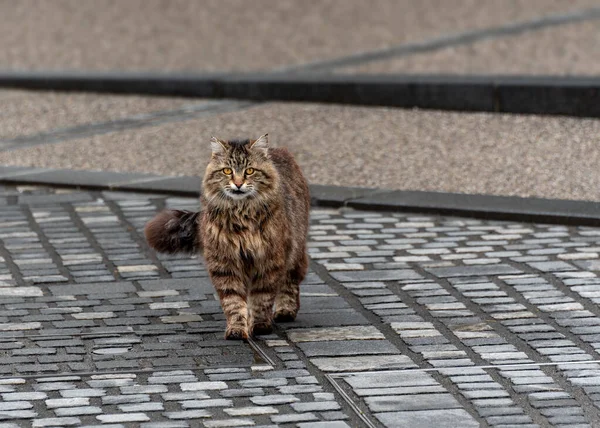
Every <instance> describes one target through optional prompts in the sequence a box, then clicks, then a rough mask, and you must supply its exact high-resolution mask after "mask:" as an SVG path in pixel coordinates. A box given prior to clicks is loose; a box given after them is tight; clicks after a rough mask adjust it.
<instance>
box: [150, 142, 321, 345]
mask: <svg viewBox="0 0 600 428" xmlns="http://www.w3.org/2000/svg"><path fill="white" fill-rule="evenodd" d="M211 144H212V147H213V156H212V159H211V161H210V163H209V164H208V166H207V168H206V174H205V176H204V180H203V192H202V197H201V205H202V209H201V211H200V213H199V222H198V223H195V222H194V223H193V224H197V226H198V227H197V239H196V240H195V241H194V242H196V243H197V244H196V248H199V247H200V244H199V243H200V242H201V243H202V247H203V249H202V252H203V255H204V259H205V261H206V267H207V269H208V272H209V274H210V277H211V280H212V282H213V285H214V286H215V289H216V291H217V293H218V294H219V298H220V300H221V306H222V307H223V311H224V313H225V316H226V319H227V330H226V332H225V337H226V338H228V339H247V338H248V337H249V336H250V335H253V334H266V333H269V332H270V331H271V329H272V321H273V306H275V308H276V310H275V317H274V318H275V321H281V322H284V321H292V320H294V319H295V318H296V315H297V313H298V309H299V307H300V294H299V284H300V282H301V281H302V280H303V279H304V276H305V275H306V271H307V268H308V257H307V254H306V235H307V232H308V217H309V208H310V197H309V193H308V184H307V183H306V179H305V178H304V176H303V174H302V171H301V170H300V168H299V166H298V165H297V164H296V162H295V161H294V159H293V157H292V155H291V154H290V153H289V152H288V151H287V150H286V149H283V148H268V147H267V137H266V135H265V136H263V137H261V138H259V139H258V140H250V141H241V142H239V141H230V142H225V141H221V140H217V139H215V138H213V140H212V141H211ZM227 168H230V169H231V170H232V171H231V174H229V175H226V174H225V173H224V171H227V172H228V169H227ZM248 168H253V169H254V170H255V172H254V173H253V174H251V175H247V174H244V171H246V170H247V169H248ZM234 183H235V184H234ZM240 183H244V186H242V187H240V188H239V189H238V186H237V185H238V184H240ZM243 191H246V192H247V194H248V195H250V196H247V194H246V193H241V192H243ZM236 192H237V193H236ZM176 218H183V216H179V217H178V216H177V215H176V214H172V213H169V212H167V213H166V214H165V213H164V212H163V213H160V214H158V216H157V217H155V218H154V219H153V220H151V221H150V222H149V223H148V225H147V227H146V237H147V239H148V242H149V244H150V245H151V246H152V247H153V248H155V249H156V250H158V251H167V252H174V251H173V250H174V246H173V245H171V244H172V243H173V242H177V239H173V238H169V237H168V235H169V236H170V235H172V230H173V229H172V228H171V229H169V228H168V227H166V225H167V224H169V222H170V221H172V220H173V221H175V220H174V219H176ZM188 224H189V223H188ZM180 229H181V228H180ZM180 229H177V228H175V230H180ZM165 242H166V243H167V244H163V243H165ZM183 242H189V241H185V240H183ZM188 248H189V245H188Z"/></svg>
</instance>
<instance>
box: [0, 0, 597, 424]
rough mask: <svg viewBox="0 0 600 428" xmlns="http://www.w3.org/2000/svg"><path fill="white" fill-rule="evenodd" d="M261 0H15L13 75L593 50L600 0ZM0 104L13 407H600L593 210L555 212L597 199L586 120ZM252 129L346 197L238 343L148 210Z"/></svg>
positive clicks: (410, 63) (548, 55) (13, 415)
mask: <svg viewBox="0 0 600 428" xmlns="http://www.w3.org/2000/svg"><path fill="white" fill-rule="evenodd" d="M342 5H343V6H344V7H342ZM253 6H254V7H239V5H238V4H237V3H235V2H224V1H222V0H218V1H210V2H202V4H200V3H199V2H194V1H180V2H177V4H176V6H173V3H171V2H159V1H154V0H144V1H143V2H142V1H139V0H132V1H128V2H112V1H108V0H107V1H106V2H104V3H103V4H102V7H99V6H98V2H97V1H83V0H81V1H80V0H77V1H71V0H49V1H47V2H43V3H40V2H35V1H29V0H23V1H22V2H19V3H18V5H13V4H12V3H10V4H9V3H5V4H3V5H0V16H1V17H3V18H4V20H3V24H4V25H2V26H0V43H4V46H5V49H0V61H1V62H2V63H3V64H5V65H4V67H5V69H3V70H1V71H5V70H9V71H10V70H13V71H15V70H16V71H15V73H17V74H18V73H20V70H39V71H40V73H42V74H43V73H45V72H46V71H47V70H53V71H55V72H59V71H60V70H67V71H68V70H76V71H77V70H79V71H82V72H85V71H86V70H88V71H89V70H96V71H98V70H103V71H105V70H113V71H116V72H117V73H118V72H119V71H140V70H141V71H160V72H171V71H175V72H181V71H192V72H196V73H200V72H215V71H216V72H231V71H243V72H249V71H257V70H260V71H268V72H279V73H292V74H293V73H294V72H298V71H302V70H304V71H319V72H326V73H340V74H341V73H362V72H378V73H399V72H402V73H407V72H424V73H449V74H453V73H467V74H469V73H470V74H472V73H475V72H476V73H483V74H501V73H517V74H528V75H529V74H538V73H544V74H553V75H561V76H565V75H570V74H573V73H578V74H594V73H596V74H597V71H598V70H600V68H599V67H600V66H599V61H598V60H597V57H594V55H593V54H594V53H595V52H592V51H593V49H592V47H595V45H594V43H593V40H594V37H595V36H597V30H596V27H597V22H598V19H599V12H598V8H597V6H598V5H597V1H596V0H577V1H572V2H564V1H560V0H512V1H510V2H508V1H507V2H502V3H499V2H497V1H492V0H490V1H487V2H483V5H482V2H481V1H472V0H456V1H452V2H448V1H446V0H444V1H443V2H441V1H439V0H427V1H425V2H422V3H419V4H417V3H416V2H412V1H404V0H403V1H396V0H381V1H378V2H377V4H376V5H375V6H373V5H372V4H371V3H366V2H360V1H357V0H352V1H349V0H348V1H347V0H343V1H339V2H336V1H318V2H311V3H310V7H308V6H306V3H305V2H302V3H300V2H294V1H280V0H278V1H275V0H264V1H259V2H255V4H253ZM591 8H594V9H591ZM532 81H533V80H532ZM432 93H433V95H434V97H435V95H436V94H437V95H438V96H440V97H441V98H443V96H442V95H440V94H439V93H436V92H435V90H432ZM0 101H1V102H2V104H3V108H2V110H1V111H0V183H4V184H0V220H2V221H0V428H14V427H20V426H33V427H58V426H88V427H92V426H103V427H110V428H117V427H130V426H141V427H142V428H159V427H160V428H168V427H172V428H179V427H188V426H189V427H197V426H204V427H207V428H211V427H212V428H216V427H235V426H256V427H266V426H271V427H275V426H282V427H297V428H343V427H351V428H355V427H378V428H383V427H386V428H387V427H389V428H395V427H406V428H430V427H439V428H453V427H455V428H470V427H479V426H481V427H499V428H509V427H514V428H530V427H561V428H563V427H564V428H566V427H569V428H583V427H590V428H593V427H598V426H600V309H599V305H598V303H600V278H599V277H598V273H599V272H600V261H599V257H600V256H599V255H600V229H598V228H597V227H583V226H572V225H569V226H567V223H569V224H583V223H585V224H588V225H590V224H591V225H598V224H600V214H598V213H599V212H600V210H598V209H597V207H596V204H594V203H593V202H585V201H600V193H599V191H598V189H600V174H599V173H598V165H599V164H600V159H599V157H600V156H599V155H598V150H597V146H598V144H599V143H600V132H599V131H600V121H599V120H598V119H595V118H587V119H581V118H574V117H552V116H543V117H542V116H527V115H517V114H513V115H508V114H491V113H459V112H442V111H431V110H430V111H422V110H402V109H395V108H378V107H364V106H352V107H351V106H342V105H321V104H309V103H275V102H272V103H258V102H253V101H234V100H204V99H189V98H188V99H182V98H167V97H163V98H161V97H149V96H115V95H98V94H76V93H48V92H46V93H42V92H27V91H17V90H7V89H2V90H0ZM576 101H577V102H579V101H580V100H579V99H577V100H576ZM265 132H268V133H269V135H270V138H271V141H272V142H273V144H274V145H277V146H288V147H289V148H290V150H291V151H292V152H293V154H294V155H295V156H296V158H297V159H298V161H299V163H300V164H301V166H302V168H303V170H304V171H305V174H306V175H307V177H308V178H309V181H310V182H311V185H323V186H321V187H319V186H313V187H312V189H313V197H315V199H316V200H317V202H319V200H320V201H321V202H323V201H325V200H326V202H330V203H331V204H337V205H336V206H340V205H344V202H346V203H350V204H352V206H354V207H355V208H356V209H350V208H347V207H346V208H339V209H338V208H335V209H333V208H327V209H325V208H322V207H316V206H315V207H313V210H312V215H311V229H310V237H309V251H310V258H311V264H310V273H309V275H308V276H307V278H306V280H305V281H304V283H303V284H302V288H301V310H300V314H299V316H298V318H297V320H296V321H295V322H293V323H290V324H282V325H278V326H277V328H276V329H275V331H274V333H273V334H271V335H269V336H262V337H259V338H256V339H254V340H251V341H249V342H248V343H242V342H231V341H225V340H223V332H224V328H225V322H224V319H223V314H222V311H221V308H220V305H219V302H218V300H217V299H216V296H215V292H214V289H213V287H212V285H211V283H210V281H209V279H208V275H207V272H206V271H205V269H204V266H203V264H202V263H201V262H199V261H198V260H197V259H196V258H193V257H192V258H186V257H167V256H163V255H158V254H156V253H155V252H153V251H152V250H151V249H150V248H149V247H148V246H147V244H146V242H145V240H144V237H143V233H142V230H143V227H144V224H145V223H146V221H147V220H148V219H150V218H151V217H152V216H153V215H154V214H155V213H156V212H157V211H158V210H160V209H163V208H164V207H174V208H179V209H191V210H195V209H197V208H198V201H197V199H196V198H193V197H182V196H181V195H184V196H187V195H190V194H191V193H192V192H196V191H197V190H198V187H199V186H198V183H196V181H197V182H199V181H200V180H199V178H198V177H199V176H201V175H202V174H203V171H204V168H205V165H206V162H207V160H208V156H209V151H208V147H207V146H208V143H207V142H208V139H209V138H210V135H217V136H219V137H222V138H230V137H251V136H252V135H254V136H258V135H261V134H263V133H265ZM10 165H17V166H24V167H33V168H37V169H32V168H25V169H18V168H12V167H10ZM45 168H48V169H45ZM61 168H62V169H64V170H60V169H61ZM81 170H88V171H89V170H102V171H101V172H98V173H96V174H89V173H88V172H85V171H84V172H81ZM142 173H153V174H158V175H160V177H157V176H149V175H143V174H142ZM182 175H187V176H188V177H181V176H182ZM162 176H165V177H162ZM166 176H169V177H166ZM189 176H194V177H195V178H193V177H189ZM44 180H45V183H46V184H45V185H35V183H41V182H44ZM32 183H33V184H32ZM62 185H64V186H69V188H61V187H60V186H62ZM111 185H116V186H121V190H123V191H121V192H116V191H113V190H107V189H111V188H112V187H111ZM76 186H81V187H82V188H85V186H88V188H87V190H86V189H76V188H74V187H76ZM334 186H338V187H334ZM356 187H360V189H357V188H356ZM367 187H369V188H370V189H369V190H365V189H364V188H367ZM90 188H94V189H96V190H90ZM125 190H132V191H130V192H127V191H125ZM389 190H401V191H412V190H418V191H424V190H426V191H435V192H461V193H463V194H462V195H460V197H457V195H453V194H450V193H437V194H435V195H434V194H422V193H418V194H417V193H416V192H413V193H411V192H406V193H401V192H388V191H389ZM136 192H140V193H136ZM143 192H146V193H143ZM153 192H157V193H153ZM158 192H164V193H158ZM169 192H170V193H169ZM473 193H481V194H487V195H504V196H521V197H542V198H551V199H576V200H582V201H584V202H573V201H558V202H557V201H553V200H545V201H539V200H533V199H527V200H524V199H517V198H515V199H510V200H509V198H493V197H472V196H469V194H473ZM176 194H178V195H180V196H174V195H176ZM465 194H466V195H465ZM315 195H316V196H315ZM406 195H409V196H410V197H409V198H406ZM327 198H329V199H327ZM407 200H408V202H407ZM507 200H508V202H507ZM440 201H441V202H440ZM482 201H487V202H486V203H482ZM403 204H404V205H403ZM436 204H437V206H436ZM461 204H464V206H463V205H461ZM321 205H325V204H321ZM407 206H408V207H411V209H412V207H417V208H419V209H422V210H429V211H430V212H431V211H432V210H437V212H445V213H452V214H457V213H459V214H461V215H463V214H464V215H473V216H478V217H480V218H491V217H492V216H493V215H495V216H496V217H494V218H499V216H502V217H500V218H503V219H506V218H511V219H515V218H517V216H520V217H518V219H519V220H522V219H530V220H531V219H534V220H539V221H548V222H554V223H555V224H541V223H535V222H532V223H526V222H518V221H495V220H481V219H474V218H466V217H465V218H462V217H448V216H442V215H438V214H423V213H416V212H415V213H407V212H401V209H404V210H406V207H407ZM361 208H364V209H365V210H367V211H362V210H361ZM375 208H377V209H375ZM527 210H529V211H528V212H527ZM523 213H525V214H523ZM507 216H509V217H507ZM563 220H564V224H563V223H561V221H563Z"/></svg>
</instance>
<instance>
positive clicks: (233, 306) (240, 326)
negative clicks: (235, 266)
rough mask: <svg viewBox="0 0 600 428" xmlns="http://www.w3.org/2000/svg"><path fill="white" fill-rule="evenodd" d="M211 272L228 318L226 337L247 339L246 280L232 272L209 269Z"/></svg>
mask: <svg viewBox="0 0 600 428" xmlns="http://www.w3.org/2000/svg"><path fill="white" fill-rule="evenodd" d="M209 274H210V279H211V281H212V283H213V285H214V287H215V290H217V293H218V294H219V299H220V301H221V307H222V308H223V312H224V313H225V318H226V320H227V329H226V330H225V339H228V340H247V339H248V327H247V326H248V306H247V304H246V295H247V293H246V286H245V285H244V281H243V280H242V278H239V277H237V276H235V275H234V274H232V273H231V272H219V271H209Z"/></svg>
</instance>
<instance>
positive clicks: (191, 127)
mask: <svg viewBox="0 0 600 428" xmlns="http://www.w3.org/2000/svg"><path fill="white" fill-rule="evenodd" d="M188 102H189V104H195V102H193V101H190V100H188ZM200 104H201V102H200ZM23 112H24V113H26V108H24V109H23ZM180 115H181V114H180ZM177 117H178V116H177V115H175V117H174V118H173V122H171V123H165V124H162V125H156V124H155V123H154V122H153V121H152V120H149V121H146V122H145V123H144V125H145V126H144V127H136V128H133V129H125V130H122V131H120V132H110V133H106V131H105V129H104V128H102V127H100V129H96V128H93V129H92V130H91V131H90V134H91V135H86V136H85V138H81V137H80V136H81V135H82V134H81V129H80V128H75V131H77V132H73V133H72V134H70V133H69V131H68V128H67V130H66V131H64V132H58V135H59V137H60V138H59V141H60V140H61V138H62V140H64V142H59V143H56V144H43V143H44V142H46V141H47V140H49V139H50V138H54V137H55V135H54V134H52V135H46V136H45V135H43V134H42V135H41V136H40V137H36V135H35V134H32V135H31V136H30V137H31V138H29V139H28V138H26V137H23V139H21V140H19V141H18V142H16V143H15V142H14V141H13V143H12V144H13V145H12V146H11V147H12V149H11V150H10V151H4V152H0V163H2V164H4V165H21V166H36V167H50V168H73V169H94V170H97V169H103V170H111V171H132V172H152V173H158V174H163V175H178V174H179V175H200V176H201V175H203V173H204V169H205V166H206V163H207V162H208V159H209V157H210V150H209V144H208V140H209V138H210V136H211V135H217V136H219V137H221V138H234V137H245V138H248V137H251V136H253V135H256V136H258V135H262V134H264V133H269V135H270V140H271V142H272V144H274V145H277V146H286V147H288V148H289V149H290V150H291V151H292V153H293V154H294V155H295V156H296V158H297V159H298V161H299V162H300V165H301V166H302V168H303V170H304V172H305V174H306V176H307V177H308V179H309V181H310V182H312V183H314V184H333V185H340V186H358V187H381V188H390V189H402V190H430V191H446V192H458V193H485V194H497V195H514V196H538V197H546V198H558V199H583V200H596V201H598V200H600V193H599V190H598V189H600V174H599V173H598V168H597V165H599V164H600V158H599V156H600V154H599V153H600V152H598V150H596V148H597V146H598V144H599V143H600V140H599V139H600V120H597V119H576V118H567V117H540V116H523V115H499V114H488V113H469V114H467V113H451V112H435V111H418V110H402V109H392V108H374V107H349V106H335V105H318V104H300V103H298V104H286V103H270V104H264V105H255V106H253V107H251V108H245V109H242V110H238V111H232V112H227V113H220V114H218V113H215V114H208V115H203V116H201V117H198V118H192V119H190V118H189V117H187V116H183V117H182V118H181V120H177ZM0 128H1V127H0ZM84 128H85V127H84ZM32 142H33V143H35V144H36V145H34V146H31V147H30V148H26V149H22V150H19V149H18V148H19V147H20V146H21V145H27V144H29V143H32ZM1 144H2V141H0V147H1Z"/></svg>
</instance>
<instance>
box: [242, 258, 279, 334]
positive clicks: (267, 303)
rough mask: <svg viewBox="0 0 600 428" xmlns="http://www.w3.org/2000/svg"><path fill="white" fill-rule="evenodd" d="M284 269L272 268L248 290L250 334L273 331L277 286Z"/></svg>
mask: <svg viewBox="0 0 600 428" xmlns="http://www.w3.org/2000/svg"><path fill="white" fill-rule="evenodd" d="M282 272H283V271H282V269H272V270H271V271H270V272H266V273H263V274H262V275H260V277H259V278H257V279H256V280H255V281H254V283H253V284H252V285H251V286H250V289H249V290H248V330H249V332H250V335H262V334H269V333H271V332H272V331H273V305H274V304H275V296H276V295H277V287H278V285H279V283H281V281H282V276H283V273H282Z"/></svg>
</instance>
